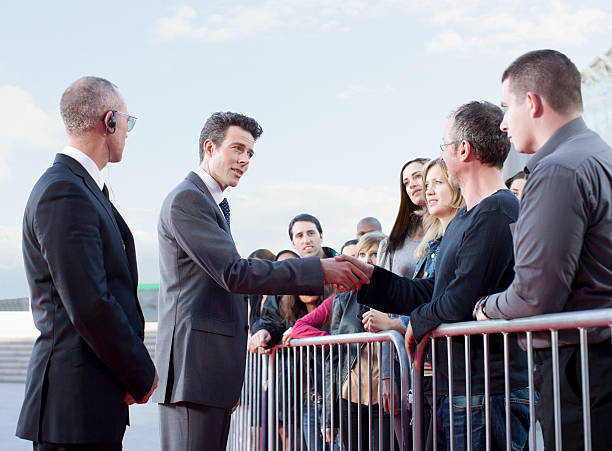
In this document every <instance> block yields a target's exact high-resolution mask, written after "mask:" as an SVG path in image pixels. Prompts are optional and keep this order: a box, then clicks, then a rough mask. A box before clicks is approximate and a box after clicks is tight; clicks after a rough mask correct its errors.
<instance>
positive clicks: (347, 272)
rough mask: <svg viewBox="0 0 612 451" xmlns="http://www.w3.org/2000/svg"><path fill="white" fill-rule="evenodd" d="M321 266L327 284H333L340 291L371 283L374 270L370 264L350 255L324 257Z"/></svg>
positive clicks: (358, 287)
mask: <svg viewBox="0 0 612 451" xmlns="http://www.w3.org/2000/svg"><path fill="white" fill-rule="evenodd" d="M321 266H322V268H323V278H324V280H325V284H331V285H333V286H334V287H335V288H337V289H338V290H340V291H351V290H358V289H360V288H361V286H362V285H364V284H367V283H370V277H371V275H372V272H373V271H374V268H373V267H371V266H370V265H366V264H365V263H363V262H361V261H359V260H357V259H356V258H353V257H349V256H348V255H338V256H336V257H335V258H324V259H322V260H321ZM368 273H369V275H368Z"/></svg>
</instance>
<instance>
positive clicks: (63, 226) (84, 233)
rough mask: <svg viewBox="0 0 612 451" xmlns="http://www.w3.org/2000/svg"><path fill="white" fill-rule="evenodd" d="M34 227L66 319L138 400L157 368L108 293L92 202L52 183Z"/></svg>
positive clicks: (68, 187) (72, 187)
mask: <svg viewBox="0 0 612 451" xmlns="http://www.w3.org/2000/svg"><path fill="white" fill-rule="evenodd" d="M32 227H33V228H34V232H35V235H36V238H37V239H38V241H39V245H40V248H41V249H42V252H43V256H44V258H45V259H46V261H47V264H48V267H49V271H50V273H51V277H52V279H53V283H54V285H55V287H56V289H57V292H58V294H59V298H60V299H61V302H62V305H63V307H64V308H65V310H66V313H67V315H68V318H69V319H70V321H71V322H72V324H73V325H74V327H75V329H76V330H77V332H78V333H79V335H80V336H81V337H82V338H83V340H85V342H86V343H87V344H88V345H89V346H90V347H91V349H92V350H93V351H94V352H95V353H96V355H97V356H98V358H99V359H100V360H101V361H102V362H104V364H105V365H106V366H108V368H110V370H111V372H112V373H113V374H114V375H115V377H117V379H119V380H120V381H121V383H122V385H123V386H124V387H125V389H126V391H128V392H129V393H130V394H131V395H132V396H133V397H134V398H135V399H137V400H138V399H141V398H142V397H143V396H144V395H146V394H147V393H148V391H149V389H150V388H151V385H152V383H153V377H154V374H155V367H154V366H153V362H152V361H151V358H150V357H149V354H148V352H147V349H146V348H145V346H144V343H143V341H142V340H141V339H140V337H139V336H138V335H137V333H136V331H135V330H134V329H133V328H132V326H131V325H130V322H129V320H128V318H127V317H126V315H125V312H124V310H123V308H122V307H121V305H119V303H118V302H117V300H116V299H115V298H114V297H113V295H112V293H111V292H110V290H109V286H108V281H107V277H106V270H105V266H104V262H105V255H104V252H105V247H104V246H103V242H102V236H101V229H100V227H101V226H100V216H99V214H98V210H97V209H96V207H95V206H94V205H92V201H91V198H90V197H89V196H88V195H87V194H86V192H85V191H84V190H83V187H82V186H78V185H77V184H74V183H67V182H56V183H54V184H52V185H51V186H50V187H49V188H48V189H47V191H46V193H45V194H44V195H43V197H42V198H41V200H40V202H39V203H38V206H37V209H36V211H35V213H34V216H33V218H32ZM119 239H120V238H119Z"/></svg>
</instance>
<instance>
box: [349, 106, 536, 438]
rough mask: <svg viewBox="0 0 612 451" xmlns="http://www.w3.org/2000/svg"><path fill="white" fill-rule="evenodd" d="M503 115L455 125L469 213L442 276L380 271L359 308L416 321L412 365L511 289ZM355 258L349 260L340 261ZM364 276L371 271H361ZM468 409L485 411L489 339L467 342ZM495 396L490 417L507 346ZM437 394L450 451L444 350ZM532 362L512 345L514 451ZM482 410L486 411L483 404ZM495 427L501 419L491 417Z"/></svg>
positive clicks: (476, 421) (469, 115)
mask: <svg viewBox="0 0 612 451" xmlns="http://www.w3.org/2000/svg"><path fill="white" fill-rule="evenodd" d="M502 116H503V113H502V111H501V110H500V109H499V108H498V107H496V106H495V105H493V104H490V103H488V102H471V103H468V104H466V105H463V106H461V107H460V108H459V109H457V111H455V112H454V113H453V114H452V116H451V118H450V119H449V121H448V124H447V126H446V131H445V133H444V138H443V143H442V145H441V146H440V147H441V148H442V159H443V160H444V161H445V162H446V165H447V167H448V171H449V173H450V174H451V177H452V179H453V180H454V182H455V183H457V184H458V185H459V186H460V187H461V192H462V194H463V196H464V198H465V201H466V207H464V208H463V209H461V210H460V211H459V212H458V213H457V216H456V217H455V219H453V221H452V222H451V223H450V225H449V226H448V228H447V230H446V233H445V235H444V239H443V240H442V243H441V244H440V248H439V250H438V254H437V256H436V260H437V263H436V264H437V266H436V272H435V276H434V277H433V278H431V277H430V278H427V279H414V280H411V279H408V278H402V277H399V276H397V275H395V274H393V273H391V272H389V271H386V270H384V269H382V268H379V267H374V269H373V272H372V273H370V271H372V269H370V270H369V271H366V272H368V273H369V274H370V275H371V282H370V284H369V285H367V286H364V287H363V288H362V289H361V291H360V293H359V302H361V303H364V304H366V305H369V306H370V307H373V308H375V309H377V310H381V311H384V312H389V313H399V314H405V315H406V314H407V315H410V323H409V325H408V329H407V331H406V346H407V348H409V351H410V353H411V354H412V356H414V348H415V346H416V344H417V343H418V342H420V341H421V340H423V339H426V337H427V334H428V332H429V331H431V330H432V329H434V328H436V327H438V326H439V325H440V324H442V323H450V322H458V321H468V320H470V319H471V317H472V311H473V309H474V306H475V304H476V302H477V301H478V300H479V299H480V298H481V297H483V296H485V295H487V294H490V293H495V292H496V291H499V290H500V289H504V288H506V287H507V286H508V285H509V284H510V282H511V281H512V278H513V275H514V273H513V265H514V260H513V253H512V234H511V232H510V227H509V225H510V224H512V223H513V222H515V221H516V219H517V216H518V210H519V206H518V201H517V199H516V197H515V196H513V195H512V193H511V192H510V191H509V190H507V189H506V186H505V185H504V180H503V178H502V174H501V168H502V165H503V163H504V161H505V159H506V157H507V155H508V152H509V150H510V142H509V141H508V138H507V136H506V134H505V133H503V132H502V131H501V130H500V129H499V123H500V122H501V120H502ZM338 258H342V259H349V257H343V256H342V257H338ZM364 270H365V269H364ZM470 348H471V375H472V385H471V394H472V398H471V402H472V407H477V408H478V409H479V408H480V407H482V406H483V405H484V396H483V395H484V393H485V391H484V368H483V354H484V350H483V341H482V337H474V339H473V340H470ZM489 351H490V367H489V369H490V390H491V394H492V395H493V396H492V397H491V403H492V409H493V410H492V411H493V412H498V411H499V412H503V411H504V408H503V405H504V399H503V398H504V396H503V393H504V370H503V341H502V339H501V337H491V338H490V339H489ZM464 353H465V350H464V341H463V340H455V341H453V347H452V357H453V364H454V366H453V374H454V379H453V380H454V397H453V404H454V405H456V406H457V405H458V406H464V407H463V408H458V409H456V410H454V433H455V446H456V447H457V449H464V448H465V446H466V433H467V432H466V415H465V405H466V396H465V360H464ZM436 359H437V360H436V363H437V365H436V368H437V370H436V373H437V377H438V378H437V387H438V412H437V418H438V420H437V421H438V431H439V432H438V434H439V437H438V446H439V447H440V448H441V449H449V448H450V424H449V412H448V395H447V387H448V376H447V372H446V365H447V364H446V362H447V355H446V341H445V340H444V341H442V340H440V341H439V342H438V343H437V347H436ZM526 366H527V365H526V359H525V353H524V352H523V351H522V350H521V349H520V348H519V346H518V343H517V341H516V339H515V338H511V339H510V385H511V392H512V393H511V415H512V442H513V448H515V447H516V448H517V449H522V447H523V446H524V444H525V442H526V438H527V427H528V411H527V407H526V406H525V403H524V400H525V399H526V398H527V396H528V392H527V390H526V387H527V374H526ZM481 404H482V405H481ZM494 419H495V418H494ZM483 422H484V415H473V416H472V446H473V448H474V449H484V448H485V426H484V423H483ZM496 422H497V423H498V424H500V423H501V425H502V426H500V427H499V428H493V429H492V431H491V432H492V435H491V440H492V447H493V448H495V449H497V448H504V447H505V428H504V427H503V424H504V422H503V419H497V421H496Z"/></svg>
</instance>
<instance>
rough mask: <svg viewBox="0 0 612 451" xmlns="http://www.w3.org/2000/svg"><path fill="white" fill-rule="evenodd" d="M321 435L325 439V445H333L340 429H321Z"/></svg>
mask: <svg viewBox="0 0 612 451" xmlns="http://www.w3.org/2000/svg"><path fill="white" fill-rule="evenodd" d="M321 435H322V436H324V437H325V443H332V442H333V441H334V440H335V439H336V435H338V428H333V429H332V428H327V429H325V430H323V429H321Z"/></svg>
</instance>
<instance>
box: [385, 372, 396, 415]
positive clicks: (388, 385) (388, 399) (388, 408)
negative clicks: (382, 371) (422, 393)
mask: <svg viewBox="0 0 612 451" xmlns="http://www.w3.org/2000/svg"><path fill="white" fill-rule="evenodd" d="M382 395H383V398H382V399H383V409H384V410H385V412H390V411H391V396H393V415H399V413H400V411H399V397H398V396H397V386H396V384H395V383H394V384H393V391H391V379H383V380H382Z"/></svg>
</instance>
